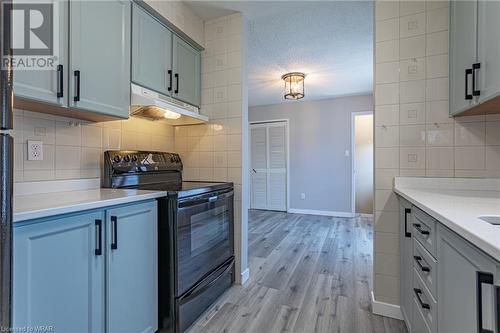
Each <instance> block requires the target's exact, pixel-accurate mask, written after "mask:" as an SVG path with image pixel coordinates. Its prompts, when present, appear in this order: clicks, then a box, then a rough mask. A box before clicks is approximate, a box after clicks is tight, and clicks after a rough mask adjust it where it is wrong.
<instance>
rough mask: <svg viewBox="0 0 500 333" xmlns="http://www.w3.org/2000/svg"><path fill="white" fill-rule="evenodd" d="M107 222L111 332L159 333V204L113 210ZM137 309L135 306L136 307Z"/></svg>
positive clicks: (108, 322) (109, 328)
mask: <svg viewBox="0 0 500 333" xmlns="http://www.w3.org/2000/svg"><path fill="white" fill-rule="evenodd" d="M106 215H107V216H106V220H107V230H108V234H107V239H108V242H107V251H106V252H107V255H108V257H107V288H106V290H107V291H106V292H107V300H108V303H107V316H108V319H107V330H106V332H109V333H121V332H143V333H146V332H151V333H152V332H156V330H157V329H158V261H157V252H158V250H157V204H156V201H150V202H146V203H140V204H134V205H129V206H124V207H120V208H115V209H110V210H108V211H107V212H106ZM132 305H133V306H132Z"/></svg>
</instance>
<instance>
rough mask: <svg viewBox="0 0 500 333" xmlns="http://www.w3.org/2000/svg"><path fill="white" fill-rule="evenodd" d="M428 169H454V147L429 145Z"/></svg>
mask: <svg viewBox="0 0 500 333" xmlns="http://www.w3.org/2000/svg"><path fill="white" fill-rule="evenodd" d="M426 153H427V156H426V159H425V161H426V165H425V167H426V169H428V170H453V169H454V161H455V158H454V148H453V147H427V149H426Z"/></svg>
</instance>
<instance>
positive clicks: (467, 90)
mask: <svg viewBox="0 0 500 333" xmlns="http://www.w3.org/2000/svg"><path fill="white" fill-rule="evenodd" d="M471 74H472V69H471V68H467V69H466V70H465V99H467V100H468V99H472V95H470V94H469V75H471Z"/></svg>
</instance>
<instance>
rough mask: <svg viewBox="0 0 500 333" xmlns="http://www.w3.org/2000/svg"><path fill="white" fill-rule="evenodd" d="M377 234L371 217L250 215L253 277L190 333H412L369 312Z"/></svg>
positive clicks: (260, 213) (207, 315)
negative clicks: (373, 241)
mask: <svg viewBox="0 0 500 333" xmlns="http://www.w3.org/2000/svg"><path fill="white" fill-rule="evenodd" d="M372 230H373V226H372V219H371V218H335V217H325V216H313V215H299V214H286V213H281V212H271V211H258V210H251V211H250V212H249V260H250V263H249V265H250V280H249V281H248V282H247V283H246V284H245V286H243V287H242V286H235V287H233V288H232V289H230V290H229V291H228V292H227V293H226V294H225V295H223V296H222V297H221V298H220V299H219V300H218V301H217V303H216V304H214V306H212V307H211V308H210V309H209V310H208V311H207V313H205V314H204V315H203V316H202V317H201V318H200V319H199V320H198V322H197V323H196V324H195V325H194V326H193V327H192V328H191V330H190V331H189V332H190V333H195V332H196V333H197V332H200V333H201V332H211V333H220V332H230V333H233V332H234V333H240V332H256V333H257V332H259V333H268V332H296V333H305V332H339V333H340V332H342V333H344V332H345V333H362V332H377V333H379V332H380V333H382V332H387V333H395V332H406V329H405V327H404V324H403V322H402V321H398V320H393V319H389V318H385V317H381V316H378V315H374V314H372V313H371V304H370V290H371V280H372V279H371V275H372V246H373V245H372V238H373V231H372ZM395 287H396V286H395Z"/></svg>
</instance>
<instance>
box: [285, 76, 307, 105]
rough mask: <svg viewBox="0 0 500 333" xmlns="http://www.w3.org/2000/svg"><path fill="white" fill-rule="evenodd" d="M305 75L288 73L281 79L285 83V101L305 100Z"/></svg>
mask: <svg viewBox="0 0 500 333" xmlns="http://www.w3.org/2000/svg"><path fill="white" fill-rule="evenodd" d="M305 77H306V75H305V74H304V73H299V72H293V73H286V74H285V75H283V76H282V77H281V78H282V79H283V81H285V96H284V97H285V99H301V98H304V79H305Z"/></svg>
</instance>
